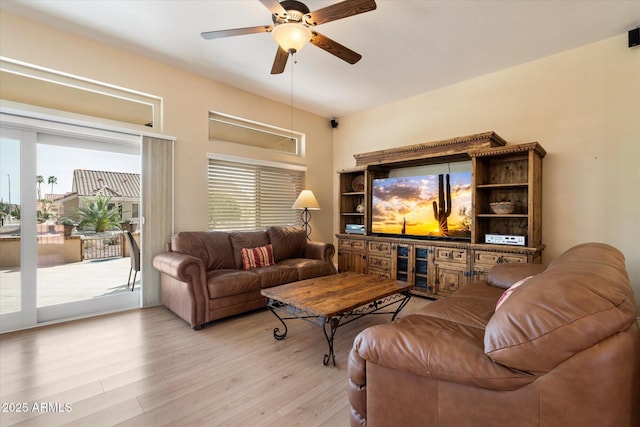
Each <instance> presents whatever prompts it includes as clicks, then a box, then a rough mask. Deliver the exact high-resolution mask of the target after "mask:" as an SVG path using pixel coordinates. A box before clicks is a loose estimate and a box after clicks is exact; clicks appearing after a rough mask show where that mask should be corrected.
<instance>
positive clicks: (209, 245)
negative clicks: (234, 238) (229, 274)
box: [171, 231, 235, 270]
mask: <svg viewBox="0 0 640 427" xmlns="http://www.w3.org/2000/svg"><path fill="white" fill-rule="evenodd" d="M171 250H173V251H174V252H180V253H183V254H187V255H191V256H193V257H196V258H199V259H201V260H202V262H203V263H204V268H205V270H215V269H224V268H235V262H234V259H233V250H232V249H231V242H230V241H229V233H227V232H226V231H212V232H207V231H181V232H179V233H177V234H175V235H173V236H172V237H171Z"/></svg>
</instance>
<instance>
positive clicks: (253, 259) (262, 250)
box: [240, 245, 275, 270]
mask: <svg viewBox="0 0 640 427" xmlns="http://www.w3.org/2000/svg"><path fill="white" fill-rule="evenodd" d="M240 253H241V254H242V268H243V269H244V270H250V269H252V268H258V267H266V266H269V265H272V264H275V262H274V261H273V248H272V246H271V245H267V246H260V247H257V248H242V249H240Z"/></svg>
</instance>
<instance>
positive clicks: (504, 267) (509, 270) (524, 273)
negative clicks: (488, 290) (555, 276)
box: [487, 264, 546, 289]
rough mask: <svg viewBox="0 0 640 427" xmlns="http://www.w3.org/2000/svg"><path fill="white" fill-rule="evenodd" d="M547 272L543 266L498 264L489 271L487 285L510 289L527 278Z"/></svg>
mask: <svg viewBox="0 0 640 427" xmlns="http://www.w3.org/2000/svg"><path fill="white" fill-rule="evenodd" d="M544 270H546V267H544V266H543V265H541V264H496V265H494V266H493V267H491V270H489V275H488V276H487V283H489V284H490V285H491V286H495V287H496V288H502V289H508V288H509V287H510V286H511V285H513V284H514V283H516V282H517V281H519V280H522V279H524V278H525V277H529V276H535V275H536V274H539V273H542V272H543V271H544Z"/></svg>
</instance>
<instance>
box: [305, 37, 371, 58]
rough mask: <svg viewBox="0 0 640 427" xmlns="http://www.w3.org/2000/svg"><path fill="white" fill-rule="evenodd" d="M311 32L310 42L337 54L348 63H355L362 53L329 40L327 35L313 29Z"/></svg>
mask: <svg viewBox="0 0 640 427" xmlns="http://www.w3.org/2000/svg"><path fill="white" fill-rule="evenodd" d="M312 34H313V35H312V36H311V44H314V45H316V46H318V47H319V48H320V49H324V50H326V51H327V52H329V53H330V54H332V55H335V56H337V57H338V58H340V59H342V60H343V61H347V62H348V63H349V64H355V63H356V62H358V61H360V59H361V58H362V55H360V54H359V53H356V52H354V51H352V50H351V49H349V48H348V47H345V46H343V45H341V44H340V43H338V42H336V41H333V40H331V39H330V38H329V37H327V36H323V35H322V34H319V33H316V32H315V31H313V32H312Z"/></svg>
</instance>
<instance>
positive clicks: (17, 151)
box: [0, 128, 142, 331]
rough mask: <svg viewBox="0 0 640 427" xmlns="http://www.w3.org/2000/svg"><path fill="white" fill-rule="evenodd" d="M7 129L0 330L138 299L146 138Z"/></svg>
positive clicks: (0, 196) (0, 183)
mask: <svg viewBox="0 0 640 427" xmlns="http://www.w3.org/2000/svg"><path fill="white" fill-rule="evenodd" d="M0 135H1V140H0V144H1V145H0V154H1V156H2V157H1V158H2V160H1V161H0V173H1V176H2V179H1V180H0V202H1V204H0V208H1V209H2V214H1V215H2V217H1V218H2V222H3V223H2V226H1V227H0V283H1V286H2V287H1V289H0V291H1V292H0V297H1V298H0V299H1V304H0V328H1V330H2V331H6V330H13V329H20V328H24V327H29V326H34V325H37V324H42V323H46V322H50V321H55V320H59V319H66V318H73V317H78V316H85V315H91V314H95V313H101V312H110V311H116V310H121V309H126V308H133V307H139V306H140V289H141V274H140V273H137V275H136V283H131V282H132V280H131V279H133V276H134V275H133V274H130V273H131V269H132V263H131V261H130V254H131V251H132V247H131V245H130V244H129V242H128V241H127V239H126V238H125V237H126V236H125V235H124V234H123V231H122V230H123V229H124V228H127V229H129V230H131V229H133V230H132V235H133V237H134V239H135V240H136V241H137V242H138V245H137V246H138V247H140V246H141V245H140V237H141V236H140V227H139V224H140V219H139V218H140V217H139V215H140V204H141V202H142V200H141V191H140V163H141V162H140V137H134V136H130V135H123V136H122V138H121V139H120V138H113V137H111V136H110V137H109V138H100V137H99V138H96V137H95V135H78V134H70V133H65V132H60V133H49V132H43V131H39V130H37V129H34V130H30V129H28V128H27V129H24V128H23V129H10V128H2V129H1V133H0ZM132 289H133V291H132Z"/></svg>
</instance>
